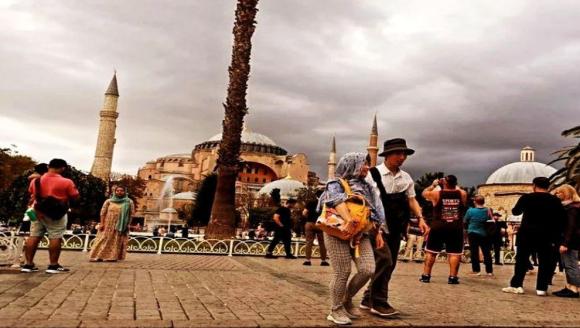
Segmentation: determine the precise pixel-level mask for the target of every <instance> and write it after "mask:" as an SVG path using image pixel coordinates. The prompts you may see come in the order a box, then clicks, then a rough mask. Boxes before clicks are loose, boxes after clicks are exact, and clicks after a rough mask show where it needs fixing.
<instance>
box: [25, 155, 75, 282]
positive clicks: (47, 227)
mask: <svg viewBox="0 0 580 328" xmlns="http://www.w3.org/2000/svg"><path fill="white" fill-rule="evenodd" d="M66 168H67V163H66V162H65V161H64V160H62V159H58V158H55V159H53V160H51V161H50V163H49V164H48V172H47V173H45V174H43V175H42V176H41V177H39V178H36V179H34V180H33V181H31V182H30V187H29V188H28V191H29V193H30V195H31V198H32V199H33V201H34V209H35V211H36V212H37V220H36V221H34V222H32V224H31V227H30V237H29V238H28V241H27V242H26V252H25V258H26V264H24V265H23V266H22V268H21V271H22V272H35V271H38V268H37V267H35V266H34V255H35V254H36V249H37V248H38V243H39V242H40V240H41V239H42V238H43V237H44V234H48V240H49V244H48V255H49V259H50V265H49V266H48V268H47V269H46V273H61V272H67V271H69V270H68V269H66V268H64V267H62V266H61V265H60V264H59V263H58V259H59V257H60V249H61V241H62V236H63V235H64V232H65V230H66V225H67V220H68V219H67V213H68V209H69V202H70V201H71V200H74V199H76V198H78V197H79V192H78V190H77V188H76V187H75V184H74V182H73V181H72V180H70V179H67V178H63V177H62V176H61V174H62V173H63V172H64V171H65V169H66Z"/></svg>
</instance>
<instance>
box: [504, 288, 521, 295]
mask: <svg viewBox="0 0 580 328" xmlns="http://www.w3.org/2000/svg"><path fill="white" fill-rule="evenodd" d="M501 291H502V292H504V293H512V294H523V293H524V289H523V288H522V287H506V288H502V289H501Z"/></svg>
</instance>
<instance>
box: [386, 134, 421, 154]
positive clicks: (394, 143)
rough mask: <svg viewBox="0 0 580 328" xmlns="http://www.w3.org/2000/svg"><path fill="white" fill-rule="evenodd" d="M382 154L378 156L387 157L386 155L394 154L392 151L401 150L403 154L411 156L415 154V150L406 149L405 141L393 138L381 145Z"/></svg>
mask: <svg viewBox="0 0 580 328" xmlns="http://www.w3.org/2000/svg"><path fill="white" fill-rule="evenodd" d="M383 147H384V148H383V152H382V153H380V154H379V156H383V157H384V156H387V154H389V153H391V152H394V151H399V150H402V151H404V152H405V154H407V155H413V154H414V153H415V150H413V149H411V148H409V147H407V142H406V141H405V139H402V138H395V139H390V140H387V141H385V143H384V144H383Z"/></svg>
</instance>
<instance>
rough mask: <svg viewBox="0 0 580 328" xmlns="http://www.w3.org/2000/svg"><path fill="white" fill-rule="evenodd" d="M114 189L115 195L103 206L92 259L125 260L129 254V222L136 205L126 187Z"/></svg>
mask: <svg viewBox="0 0 580 328" xmlns="http://www.w3.org/2000/svg"><path fill="white" fill-rule="evenodd" d="M113 190H114V191H113V196H112V197H111V198H110V199H107V200H106V201H105V203H104V204H103V207H102V208H101V222H100V223H99V231H98V233H97V238H95V242H94V244H93V247H92V248H91V255H90V260H91V261H98V262H100V261H117V260H124V259H125V255H126V254H127V241H128V239H129V236H128V235H129V223H130V222H131V217H132V215H133V213H134V212H135V206H134V205H133V201H132V200H131V199H129V197H128V196H127V193H126V191H125V188H123V187H119V186H117V187H114V188H113Z"/></svg>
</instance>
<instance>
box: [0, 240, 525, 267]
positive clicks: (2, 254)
mask: <svg viewBox="0 0 580 328" xmlns="http://www.w3.org/2000/svg"><path fill="white" fill-rule="evenodd" d="M95 237H96V236H95V235H91V234H79V235H72V234H67V235H65V236H64V237H63V243H62V249H64V250H76V251H83V252H87V251H89V250H90V249H91V247H92V245H93V243H94V240H95ZM269 243H270V241H268V240H264V241H254V240H241V239H229V240H216V239H207V240H204V239H191V238H168V237H148V236H130V237H129V242H128V245H127V250H128V251H129V252H134V253H155V254H210V255H228V256H264V255H266V249H267V248H268V245H269ZM23 245H24V237H23V236H18V235H15V234H14V233H13V232H7V233H0V265H6V264H15V263H17V262H18V261H19V258H20V254H22V248H23ZM39 248H48V238H46V237H44V238H43V239H42V240H41V242H40V244H39ZM292 254H293V255H294V256H297V257H304V256H305V255H306V242H305V241H303V240H294V241H292ZM274 255H285V252H284V247H283V245H282V244H279V245H278V246H276V248H275V249H274ZM312 257H313V258H318V257H320V250H319V248H318V246H317V245H314V246H313V247H312ZM446 259H447V256H446V254H445V253H442V254H440V255H439V256H438V257H437V260H438V261H446ZM503 260H504V263H515V254H514V252H513V251H505V252H504V256H503ZM463 261H464V262H469V253H468V251H466V253H465V254H464V256H463Z"/></svg>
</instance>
